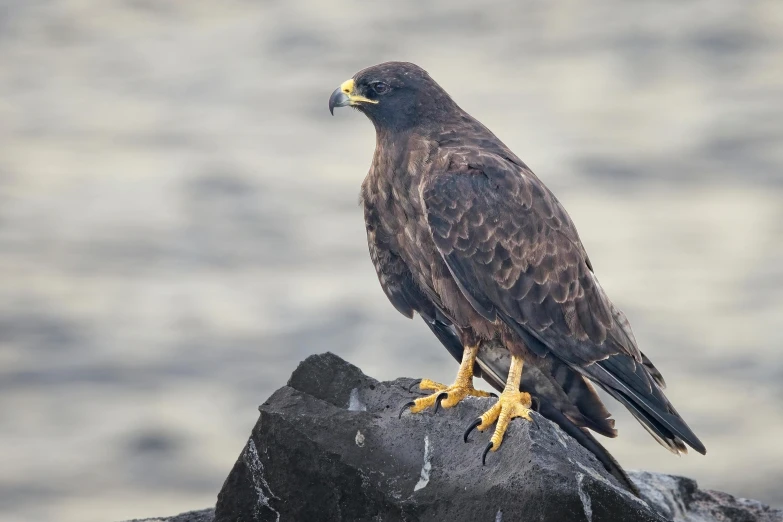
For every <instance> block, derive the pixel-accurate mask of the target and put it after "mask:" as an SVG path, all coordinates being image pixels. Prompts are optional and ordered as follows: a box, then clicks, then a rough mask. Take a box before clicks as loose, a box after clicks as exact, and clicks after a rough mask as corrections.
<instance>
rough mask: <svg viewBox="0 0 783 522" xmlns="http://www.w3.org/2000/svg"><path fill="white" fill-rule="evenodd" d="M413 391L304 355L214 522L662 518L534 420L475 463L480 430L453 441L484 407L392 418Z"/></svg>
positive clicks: (330, 358) (226, 489)
mask: <svg viewBox="0 0 783 522" xmlns="http://www.w3.org/2000/svg"><path fill="white" fill-rule="evenodd" d="M414 383H415V381H414V380H412V379H397V380H396V381H393V382H378V381H376V380H374V379H372V378H370V377H367V376H366V375H364V374H363V373H362V372H361V370H359V369H358V368H356V367H355V366H353V365H350V364H348V363H346V362H345V361H343V360H342V359H340V358H339V357H337V356H335V355H332V354H328V353H327V354H324V355H316V356H312V357H309V358H308V359H307V360H305V361H304V362H303V363H301V364H300V365H299V367H298V368H297V369H296V371H294V373H293V375H292V376H291V379H290V380H289V382H288V385H287V386H285V387H283V388H281V389H280V390H278V391H276V392H275V393H274V394H273V395H272V396H271V397H270V398H269V400H267V401H266V402H265V403H264V404H263V405H262V406H261V407H260V411H261V416H260V418H259V420H258V423H257V424H256V426H255V428H254V429H253V433H252V436H251V438H250V440H249V441H248V443H247V445H246V446H245V448H244V450H243V452H242V454H241V456H240V458H239V460H237V462H236V464H235V465H234V468H233V469H232V471H231V473H230V474H229V476H228V478H227V479H226V482H225V484H224V486H223V489H222V491H221V492H220V494H219V495H218V502H217V507H216V509H215V522H229V521H231V522H234V521H236V520H242V521H248V522H250V521H252V522H260V521H277V520H283V521H285V520H297V521H298V520H307V521H352V520H356V521H359V520H379V521H380V520H383V521H395V520H408V521H414V520H422V521H432V520H449V521H453V522H457V521H471V522H473V521H481V520H486V521H501V520H506V521H511V520H525V521H528V520H536V521H558V522H562V521H586V522H600V521H617V520H624V521H651V522H652V521H659V520H665V518H664V517H662V516H660V515H659V514H657V513H656V511H654V510H653V509H651V508H650V507H649V506H648V505H647V504H646V503H645V502H643V501H642V500H640V499H638V498H636V497H635V496H633V495H631V494H630V493H628V492H627V491H626V490H624V489H623V488H621V487H620V486H619V485H618V484H617V483H616V482H615V480H614V478H613V477H611V476H610V475H609V474H608V473H606V471H604V469H603V466H601V465H600V464H599V463H598V461H597V460H596V459H595V458H594V457H593V455H592V454H591V453H589V452H588V451H587V450H585V449H584V448H582V447H581V446H580V445H579V444H578V443H576V442H575V441H574V440H573V439H571V438H570V437H568V436H567V435H566V434H565V433H563V432H562V431H561V430H560V429H559V428H558V427H557V426H555V425H554V424H552V423H550V422H549V421H547V420H546V419H544V418H543V417H541V416H539V415H537V414H534V417H535V420H536V422H535V424H533V423H528V422H524V421H515V422H513V423H512V425H511V427H510V428H509V430H508V433H507V435H506V439H505V441H504V443H503V446H502V448H501V450H500V451H499V452H497V453H490V454H489V455H488V457H487V464H486V466H482V465H481V452H482V449H483V448H484V446H485V445H486V443H487V441H488V439H489V435H490V434H489V433H479V432H474V433H473V434H472V435H471V439H470V442H469V443H468V444H465V443H464V442H463V441H462V433H463V431H464V430H465V427H466V426H467V425H468V424H469V423H470V421H472V420H473V419H475V418H476V417H478V416H479V415H480V414H481V413H482V412H483V411H485V410H486V409H487V408H489V406H490V405H491V404H492V403H493V401H494V400H495V399H477V398H468V399H466V400H465V401H463V402H462V403H461V404H460V405H459V406H458V407H456V408H453V409H449V410H441V411H440V412H439V413H438V414H436V415H435V414H432V412H425V413H423V414H418V415H414V414H410V413H405V414H403V416H402V419H398V417H397V413H398V410H399V409H400V406H401V405H402V404H404V403H405V402H407V401H408V400H410V399H411V398H412V397H414V396H416V393H411V392H408V391H407V390H408V388H410V387H411V385H412V384H414Z"/></svg>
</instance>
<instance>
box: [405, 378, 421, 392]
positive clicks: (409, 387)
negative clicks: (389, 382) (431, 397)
mask: <svg viewBox="0 0 783 522" xmlns="http://www.w3.org/2000/svg"><path fill="white" fill-rule="evenodd" d="M419 384H421V379H419V380H417V381H414V382H413V384H411V385H410V386H408V393H413V387H414V386H418V385H419Z"/></svg>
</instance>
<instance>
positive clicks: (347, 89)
mask: <svg viewBox="0 0 783 522" xmlns="http://www.w3.org/2000/svg"><path fill="white" fill-rule="evenodd" d="M348 106H350V107H354V108H355V109H358V110H359V111H360V112H363V113H364V114H365V115H367V117H368V118H369V119H370V120H371V121H372V122H373V123H374V124H375V127H376V128H377V129H379V130H391V131H394V130H404V129H407V128H411V127H415V126H417V125H419V124H420V123H421V122H425V121H426V122H430V123H434V122H436V121H439V120H440V119H441V118H439V117H438V116H441V115H445V114H448V113H451V112H452V111H453V109H454V108H456V105H455V104H454V102H453V101H452V100H451V98H450V97H449V95H448V94H447V93H446V91H444V90H443V88H441V86H440V85H438V84H437V83H435V80H433V79H432V78H430V75H429V74H427V71H425V70H424V69H422V68H421V67H419V66H418V65H414V64H412V63H408V62H386V63H382V64H379V65H373V66H372V67H368V68H366V69H363V70H361V71H359V72H358V73H356V74H355V75H354V76H353V78H351V79H350V80H347V81H345V82H343V84H342V85H340V87H338V88H337V89H336V90H335V91H334V92H333V93H332V96H331V97H330V98H329V111H331V113H332V114H334V108H335V107H348Z"/></svg>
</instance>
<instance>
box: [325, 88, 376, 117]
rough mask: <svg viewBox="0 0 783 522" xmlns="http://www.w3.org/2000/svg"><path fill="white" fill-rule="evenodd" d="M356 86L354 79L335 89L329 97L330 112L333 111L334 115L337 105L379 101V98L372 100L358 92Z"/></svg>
mask: <svg viewBox="0 0 783 522" xmlns="http://www.w3.org/2000/svg"><path fill="white" fill-rule="evenodd" d="M354 87H355V85H354V81H353V80H348V81H345V82H343V84H342V85H340V86H339V87H338V88H337V89H335V91H334V92H333V93H332V95H331V96H330V97H329V112H331V113H332V115H334V108H335V107H346V106H348V105H351V106H353V105H356V104H359V103H378V100H371V99H369V98H365V97H364V96H362V95H360V94H356V92H355V90H354Z"/></svg>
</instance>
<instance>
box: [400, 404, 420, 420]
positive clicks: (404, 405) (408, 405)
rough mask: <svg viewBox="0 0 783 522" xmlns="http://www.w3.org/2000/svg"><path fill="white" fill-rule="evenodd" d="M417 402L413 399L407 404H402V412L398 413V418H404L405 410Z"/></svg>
mask: <svg viewBox="0 0 783 522" xmlns="http://www.w3.org/2000/svg"><path fill="white" fill-rule="evenodd" d="M415 404H416V403H415V402H413V401H410V402H406V403H405V404H403V405H402V408H401V409H400V414H399V415H397V418H398V419H401V418H402V414H403V413H404V412H405V410H407V409H408V408H410V407H411V406H413V405H415Z"/></svg>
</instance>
